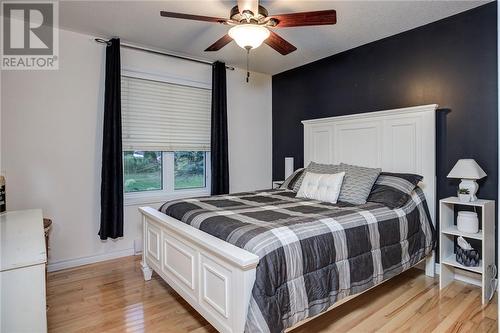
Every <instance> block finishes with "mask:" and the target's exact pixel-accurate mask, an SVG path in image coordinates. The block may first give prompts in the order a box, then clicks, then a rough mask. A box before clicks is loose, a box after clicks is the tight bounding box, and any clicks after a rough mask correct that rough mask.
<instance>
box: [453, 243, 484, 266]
mask: <svg viewBox="0 0 500 333" xmlns="http://www.w3.org/2000/svg"><path fill="white" fill-rule="evenodd" d="M455 257H456V260H457V262H458V263H459V264H461V265H464V266H467V267H477V266H479V252H478V251H477V250H474V249H472V250H464V249H462V248H461V247H460V246H457V248H456V252H455Z"/></svg>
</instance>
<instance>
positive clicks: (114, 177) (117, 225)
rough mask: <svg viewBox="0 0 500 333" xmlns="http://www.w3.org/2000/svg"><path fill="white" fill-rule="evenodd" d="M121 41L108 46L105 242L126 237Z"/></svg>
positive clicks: (103, 187)
mask: <svg viewBox="0 0 500 333" xmlns="http://www.w3.org/2000/svg"><path fill="white" fill-rule="evenodd" d="M120 71H121V66H120V39H118V38H113V39H111V40H110V41H109V43H108V45H107V47H106V83H105V91H104V124H103V140H102V170H101V228H100V230H99V236H100V237H101V239H107V238H108V237H111V238H118V237H122V236H123V160H122V120H121V88H120V87H121V82H120V81H121V75H120Z"/></svg>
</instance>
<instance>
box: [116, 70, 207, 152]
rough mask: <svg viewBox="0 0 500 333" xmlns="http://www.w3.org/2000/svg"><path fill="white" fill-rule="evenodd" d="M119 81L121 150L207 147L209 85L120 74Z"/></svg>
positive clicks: (179, 149)
mask: <svg viewBox="0 0 500 333" xmlns="http://www.w3.org/2000/svg"><path fill="white" fill-rule="evenodd" d="M121 85H122V137H123V150H154V151H209V150H210V108H211V90H210V89H204V88H197V87H190V86H184V85H179V84H172V83H166V82H159V81H152V80H144V79H138V78H134V77H129V76H123V75H122V80H121Z"/></svg>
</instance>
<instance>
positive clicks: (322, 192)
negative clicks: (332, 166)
mask: <svg viewBox="0 0 500 333" xmlns="http://www.w3.org/2000/svg"><path fill="white" fill-rule="evenodd" d="M344 175H345V172H340V173H335V174H320V173H312V172H308V171H307V172H305V176H304V179H303V181H302V184H301V185H300V188H299V191H298V192H297V197H298V198H307V199H314V200H319V201H325V202H330V203H337V199H338V197H339V194H340V188H341V187H342V180H343V179H344Z"/></svg>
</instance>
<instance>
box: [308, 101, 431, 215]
mask: <svg viewBox="0 0 500 333" xmlns="http://www.w3.org/2000/svg"><path fill="white" fill-rule="evenodd" d="M436 109H437V104H430V105H422V106H414V107H409V108H402V109H393V110H386V111H377V112H369V113H360V114H354V115H347V116H338V117H330V118H321V119H313V120H305V121H302V124H304V166H307V165H308V164H309V162H311V161H314V162H318V163H327V164H337V163H340V162H344V163H348V164H355V165H361V166H367V167H377V168H382V170H383V171H387V172H406V173H416V174H419V175H422V176H423V177H424V179H423V181H422V183H421V184H420V186H421V188H422V189H423V191H424V193H425V197H426V199H427V205H428V206H429V211H430V213H431V217H432V220H433V223H435V221H436V219H435V199H436V145H435V141H436V139H435V136H436V134H435V131H436V126H435V122H436V120H435V119H436V118H435V115H436V114H435V113H436Z"/></svg>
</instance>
